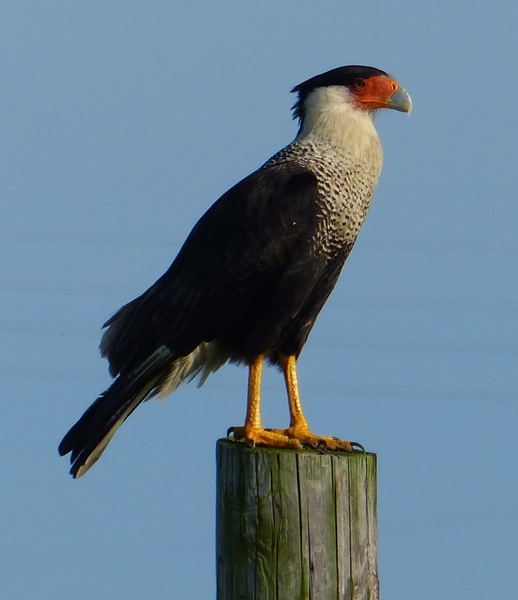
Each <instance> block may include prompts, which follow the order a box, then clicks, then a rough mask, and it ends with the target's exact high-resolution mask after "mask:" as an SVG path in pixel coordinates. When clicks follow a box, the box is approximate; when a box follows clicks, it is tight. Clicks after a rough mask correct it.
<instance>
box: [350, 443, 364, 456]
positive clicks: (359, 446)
mask: <svg viewBox="0 0 518 600" xmlns="http://www.w3.org/2000/svg"><path fill="white" fill-rule="evenodd" d="M349 443H350V444H351V447H352V449H353V450H354V449H355V448H358V449H359V450H361V451H362V452H363V453H364V454H366V453H367V451H366V450H365V448H364V447H363V446H362V445H361V444H360V443H359V442H349Z"/></svg>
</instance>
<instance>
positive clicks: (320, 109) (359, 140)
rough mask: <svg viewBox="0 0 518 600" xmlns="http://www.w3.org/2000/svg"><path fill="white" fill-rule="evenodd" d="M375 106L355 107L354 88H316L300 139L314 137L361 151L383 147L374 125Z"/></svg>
mask: <svg viewBox="0 0 518 600" xmlns="http://www.w3.org/2000/svg"><path fill="white" fill-rule="evenodd" d="M375 113H376V111H375V110H361V109H358V108H356V107H355V105H354V99H353V96H352V94H351V92H350V91H349V90H348V89H347V88H345V87H343V86H329V87H324V88H317V89H315V90H314V91H312V92H311V93H310V94H309V95H308V97H307V98H306V100H305V102H304V119H303V122H302V126H301V128H300V131H299V133H298V135H297V139H301V138H304V137H308V136H310V137H314V138H317V139H319V140H320V141H324V142H327V143H329V144H330V145H332V146H334V147H338V148H347V149H348V150H350V149H351V148H357V149H358V152H359V153H360V154H363V152H372V150H374V148H373V146H374V147H380V141H379V138H378V134H377V132H376V129H375V127H374V122H373V120H374V115H375Z"/></svg>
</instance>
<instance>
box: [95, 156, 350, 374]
mask: <svg viewBox="0 0 518 600" xmlns="http://www.w3.org/2000/svg"><path fill="white" fill-rule="evenodd" d="M318 207H319V202H318V191H317V181H316V177H315V175H314V174H313V173H312V172H311V171H309V170H307V169H306V168H304V167H303V166H300V165H296V164H290V163H284V164H281V165H277V166H272V167H267V168H263V169H260V170H258V171H256V172H255V173H253V174H252V175H250V176H249V177H247V178H246V179H244V180H242V181H241V182H240V183H238V184H237V185H236V186H234V187H233V188H232V189H230V190H229V191H228V192H227V193H225V194H224V195H223V196H222V197H221V198H220V199H219V200H218V201H217V202H216V203H215V204H214V205H213V206H212V207H211V208H210V209H209V210H208V211H207V212H206V213H205V214H204V215H203V217H202V218H201V219H200V220H199V221H198V223H197V224H196V226H195V227H194V229H193V230H192V232H191V233H190V235H189V236H188V238H187V240H186V241H185V243H184V245H183V247H182V249H181V250H180V252H179V254H178V256H177V258H176V259H175V261H174V262H173V264H172V265H171V266H170V268H169V269H168V270H167V272H166V273H165V274H164V275H163V276H162V277H161V278H160V279H158V281H157V282H156V283H155V284H154V285H153V286H151V287H150V288H149V290H147V291H146V292H145V293H144V294H143V295H142V296H140V297H138V298H136V299H135V300H133V301H132V302H130V303H129V304H127V305H126V306H124V307H123V308H122V309H121V310H120V311H119V312H118V313H116V314H115V315H114V316H113V317H112V318H111V319H110V320H109V321H108V322H107V323H106V324H105V326H107V327H108V330H107V332H106V333H105V337H104V338H103V342H102V344H101V349H102V352H103V355H104V356H106V357H107V358H108V359H109V361H110V371H111V373H112V375H114V376H115V375H117V374H119V373H121V372H122V371H127V370H130V371H131V370H133V369H134V368H137V367H138V366H139V365H140V364H141V363H142V362H143V361H144V360H145V359H146V358H147V357H148V356H150V354H151V353H152V352H154V351H155V350H156V349H157V348H158V347H160V346H162V345H165V346H166V347H167V348H168V349H169V350H170V351H171V352H172V353H173V354H175V355H176V356H185V355H187V354H188V353H190V352H192V351H193V350H194V348H196V347H197V346H198V345H199V344H200V343H201V342H202V341H211V340H213V339H217V338H222V339H224V340H226V341H227V342H229V343H230V345H233V344H234V345H239V338H240V336H241V338H242V340H241V341H242V342H245V343H244V347H243V350H242V351H243V352H244V353H246V352H247V350H246V348H245V346H250V347H251V348H250V351H251V352H252V353H253V351H254V350H253V346H254V345H255V346H257V343H259V341H258V342H257V343H256V342H252V341H251V340H249V341H248V342H246V340H245V339H244V338H245V337H246V331H244V330H243V329H244V328H245V327H248V329H250V327H252V325H253V322H254V319H255V323H256V327H255V330H256V331H260V330H261V329H263V328H264V327H263V326H269V327H270V329H277V330H279V331H280V329H282V327H283V323H285V322H286V321H287V320H289V319H290V318H292V317H293V316H294V314H295V313H296V312H297V310H299V309H300V307H301V306H302V305H303V304H304V302H305V300H306V299H307V297H308V295H309V294H310V293H311V290H312V289H313V287H314V285H315V283H316V282H317V281H318V279H319V278H320V276H321V274H322V271H323V270H325V269H326V267H327V266H328V265H327V261H326V260H325V259H323V257H321V256H320V255H319V254H318V253H317V252H315V247H314V237H315V231H316V228H317V227H318V224H319V221H321V219H322V216H321V215H319V208H318ZM341 262H342V263H343V261H341ZM335 270H336V269H335ZM338 271H339V269H338ZM337 276H338V273H336V277H337ZM336 277H335V276H334V275H333V282H332V285H334V281H335V280H336ZM332 285H331V288H332ZM327 295H328V293H326V297H327ZM261 319H263V321H264V320H266V321H268V322H266V321H265V322H264V323H262V322H261ZM245 323H248V325H247V326H246V325H245ZM252 329H253V327H252ZM271 335H275V333H272V334H271ZM256 337H257V333H256ZM270 337H271V336H270ZM264 343H265V344H267V343H268V342H267V341H264ZM241 345H243V344H241ZM259 345H260V344H259ZM236 351H237V352H239V350H238V349H237V348H236ZM245 358H246V357H243V359H245Z"/></svg>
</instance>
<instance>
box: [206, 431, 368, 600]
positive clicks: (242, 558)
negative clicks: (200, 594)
mask: <svg viewBox="0 0 518 600" xmlns="http://www.w3.org/2000/svg"><path fill="white" fill-rule="evenodd" d="M376 495H377V489H376V455H375V454H364V453H359V452H354V453H351V454H346V453H325V454H321V453H318V452H316V451H312V450H302V451H295V450H278V449H270V448H259V447H257V448H254V449H250V448H247V447H246V446H245V444H243V443H239V442H235V441H230V440H219V441H218V443H217V515H216V521H217V523H216V559H217V590H218V594H217V600H377V599H378V598H379V581H378V568H377V550H378V531H377V517H376Z"/></svg>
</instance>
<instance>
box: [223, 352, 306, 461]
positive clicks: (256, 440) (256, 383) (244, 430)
mask: <svg viewBox="0 0 518 600" xmlns="http://www.w3.org/2000/svg"><path fill="white" fill-rule="evenodd" d="M263 364H264V356H263V355H262V354H261V355H259V356H258V357H257V358H256V359H255V360H254V361H253V362H252V364H251V365H250V370H249V375H248V401H247V408H246V419H245V424H244V426H242V427H231V428H230V429H229V430H228V432H227V435H230V434H232V435H233V437H234V438H235V439H244V440H245V441H246V443H247V444H249V445H250V446H255V444H261V445H262V446H271V447H274V448H297V449H300V448H302V446H301V444H300V442H299V441H298V440H296V439H294V438H293V437H288V436H287V435H286V433H285V431H281V430H278V431H273V430H268V429H264V427H263V425H262V423H261V376H262V372H263Z"/></svg>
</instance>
